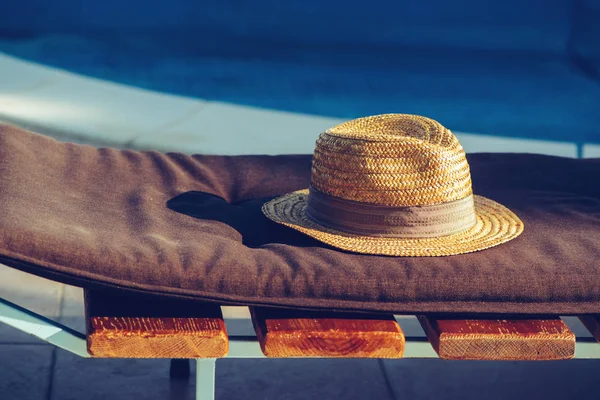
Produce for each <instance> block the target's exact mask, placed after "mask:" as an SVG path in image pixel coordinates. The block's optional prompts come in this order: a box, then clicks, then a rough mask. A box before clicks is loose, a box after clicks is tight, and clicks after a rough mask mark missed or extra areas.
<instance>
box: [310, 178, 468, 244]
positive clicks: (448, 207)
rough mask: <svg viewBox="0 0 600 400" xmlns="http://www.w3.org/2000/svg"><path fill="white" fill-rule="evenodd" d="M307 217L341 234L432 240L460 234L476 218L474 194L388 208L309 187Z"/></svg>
mask: <svg viewBox="0 0 600 400" xmlns="http://www.w3.org/2000/svg"><path fill="white" fill-rule="evenodd" d="M309 189H310V192H309V195H308V200H307V206H306V214H307V216H308V217H309V218H310V219H311V220H313V221H314V222H316V223H318V224H320V225H323V226H325V227H328V228H332V229H336V230H339V231H342V232H346V233H350V234H356V235H362V236H379V237H397V238H415V239H416V238H431V237H439V236H447V235H451V234H454V233H459V232H463V231H465V230H467V229H469V228H471V227H473V226H474V225H475V224H476V222H477V218H476V216H475V207H474V202H473V195H469V196H467V197H465V198H464V199H461V200H455V201H451V202H448V203H442V204H434V205H427V206H409V207H391V206H384V205H377V204H366V203H359V202H356V201H351V200H346V199H341V198H339V197H334V196H330V195H327V194H324V193H322V192H319V191H318V190H316V189H314V188H313V187H310V188H309Z"/></svg>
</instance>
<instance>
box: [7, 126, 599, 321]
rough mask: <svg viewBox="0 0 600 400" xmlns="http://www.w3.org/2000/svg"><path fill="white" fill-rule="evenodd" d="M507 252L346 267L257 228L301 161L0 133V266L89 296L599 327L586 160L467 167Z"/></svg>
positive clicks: (364, 260) (594, 165)
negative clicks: (494, 205)
mask: <svg viewBox="0 0 600 400" xmlns="http://www.w3.org/2000/svg"><path fill="white" fill-rule="evenodd" d="M469 162H470V165H471V169H472V175H473V182H474V191H475V192H476V193H477V194H481V195H484V196H487V197H490V198H492V199H494V200H497V201H499V202H501V203H503V204H505V205H506V206H508V207H509V208H511V209H512V210H513V211H514V212H516V214H517V215H518V216H519V217H520V218H521V219H522V220H523V222H524V223H525V232H524V233H523V234H522V235H521V236H520V237H518V238H517V239H515V240H513V241H511V242H509V243H507V244H504V245H501V246H498V247H495V248H492V249H489V250H484V251H481V252H477V253H472V254H465V255H458V256H450V257H440V258H395V257H386V256H369V255H357V254H351V253H347V252H343V251H339V250H336V249H333V248H330V247H328V246H326V245H323V244H321V243H319V242H317V241H316V240H314V239H311V238H309V237H306V236H303V235H302V234H300V233H298V232H295V231H293V230H290V229H288V228H286V227H283V226H280V225H277V224H275V223H272V222H270V221H269V220H268V219H267V218H265V217H264V216H263V215H262V213H261V212H260V207H261V205H262V204H263V203H264V202H265V201H266V200H267V199H270V198H272V197H273V196H275V195H278V194H282V193H286V192H289V191H292V190H296V189H300V188H305V187H307V185H308V182H309V177H310V156H308V155H305V156H239V157H220V156H187V155H183V154H176V153H171V154H161V153H158V152H142V153H140V152H135V151H128V150H125V151H120V150H115V149H95V148H92V147H89V146H81V145H74V144H63V143H59V142H56V141H54V140H53V139H50V138H47V137H44V136H40V135H36V134H33V133H30V132H26V131H23V130H19V129H17V128H13V127H9V126H2V127H0V262H2V263H4V264H6V265H9V266H12V267H15V268H19V269H22V270H24V271H28V272H31V273H34V274H38V275H41V276H45V277H49V278H52V279H55V280H58V281H62V282H66V283H70V284H76V285H79V286H84V287H90V288H97V289H98V288H105V289H108V288H117V289H119V290H129V291H140V292H152V293H156V294H161V295H172V296H185V297H195V298H201V299H206V300H214V301H219V302H221V303H231V304H244V305H256V304H262V305H274V306H293V307H303V308H314V309H323V308H327V309H337V310H359V311H385V312H397V313H418V312H468V313H522V314H532V313H536V314H540V313H549V314H574V313H600V261H599V260H600V185H599V184H598V181H599V177H600V159H588V160H576V159H568V158H558V157H548V156H540V155H527V154H474V155H471V156H469Z"/></svg>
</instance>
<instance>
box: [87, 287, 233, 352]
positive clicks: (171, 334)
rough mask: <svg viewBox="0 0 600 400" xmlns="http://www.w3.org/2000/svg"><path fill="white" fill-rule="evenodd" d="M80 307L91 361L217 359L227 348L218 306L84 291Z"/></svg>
mask: <svg viewBox="0 0 600 400" xmlns="http://www.w3.org/2000/svg"><path fill="white" fill-rule="evenodd" d="M85 309H86V327H87V347H88V352H89V353H90V354H91V355H93V356H95V357H119V358H127V357H133V358H217V357H223V356H225V355H226V354H227V351H228V348H229V338H228V337H227V330H226V329H225V322H224V321H223V316H222V314H221V308H220V307H219V306H218V305H214V304H206V303H201V302H194V301H188V300H180V299H165V298H158V297H148V296H137V295H136V296H129V295H127V296H124V295H122V294H119V295H116V294H107V293H100V292H92V291H88V290H86V291H85Z"/></svg>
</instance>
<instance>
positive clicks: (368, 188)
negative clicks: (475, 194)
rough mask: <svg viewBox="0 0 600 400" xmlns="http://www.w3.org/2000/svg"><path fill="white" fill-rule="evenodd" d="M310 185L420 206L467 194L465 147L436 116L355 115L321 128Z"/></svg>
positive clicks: (348, 197)
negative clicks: (327, 127) (357, 117)
mask: <svg viewBox="0 0 600 400" xmlns="http://www.w3.org/2000/svg"><path fill="white" fill-rule="evenodd" d="M311 186H312V187H313V188H314V189H316V190H318V191H320V192H322V193H324V194H327V195H330V196H335V197H339V198H342V199H346V200H352V201H356V202H361V203H367V204H379V205H388V206H421V205H433V204H441V203H446V202H451V201H455V200H461V199H464V198H466V197H467V196H469V195H471V194H472V188H471V175H470V170H469V165H468V163H467V159H466V157H465V152H464V149H463V148H462V146H461V145H460V143H459V142H458V139H457V138H456V136H454V135H453V134H452V132H451V131H450V130H449V129H446V128H445V127H444V126H442V125H441V124H440V123H438V122H437V121H434V120H432V119H429V118H425V117H421V116H416V115H409V114H384V115H378V116H373V117H366V118H359V119H355V120H351V121H348V122H345V123H343V124H340V125H337V126H335V127H333V128H330V129H328V130H327V131H325V132H323V133H322V134H321V135H320V136H319V138H318V139H317V143H316V147H315V152H314V155H313V161H312V175H311Z"/></svg>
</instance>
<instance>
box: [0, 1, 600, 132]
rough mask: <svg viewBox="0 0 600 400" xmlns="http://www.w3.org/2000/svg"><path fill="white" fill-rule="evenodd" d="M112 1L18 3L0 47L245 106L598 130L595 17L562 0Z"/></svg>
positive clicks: (481, 127) (470, 128)
mask: <svg viewBox="0 0 600 400" xmlns="http://www.w3.org/2000/svg"><path fill="white" fill-rule="evenodd" d="M28 1H29V2H33V3H35V4H36V5H37V3H39V2H38V1H37V0H28ZM115 2H116V0H107V2H103V3H102V4H100V3H94V2H83V3H81V4H83V6H80V5H79V4H80V3H77V2H74V0H68V1H65V2H61V3H60V4H61V7H58V8H54V7H52V8H44V10H43V12H42V13H41V14H40V13H37V14H36V13H29V14H26V13H25V11H27V7H26V5H23V6H22V8H23V10H21V11H23V13H21V14H23V15H21V14H17V13H13V18H8V17H5V18H4V17H1V16H0V22H3V23H4V25H3V26H4V27H5V29H4V30H3V29H0V51H2V52H5V53H7V54H11V55H14V56H17V57H21V58H23V59H27V60H30V61H33V62H37V63H40V64H44V65H50V66H55V67H59V68H63V69H66V70H69V71H72V72H76V73H80V74H84V75H88V76H92V77H96V78H100V79H104V80H108V81H113V82H118V83H122V84H127V85H132V86H136V87H141V88H146V89H150V90H155V91H160V92H168V93H174V94H179V95H184V96H190V97H197V98H203V99H209V100H218V101H223V102H230V103H236V104H243V105H249V106H253V107H261V108H267V109H275V110H285V111H292V112H300V113H307V114H315V115H323V116H332V117H340V118H354V117H359V116H365V115H372V114H380V113H387V112H402V113H414V114H421V115H426V116H429V117H432V118H434V119H437V120H438V121H440V122H441V123H443V124H444V125H446V126H448V127H450V128H451V129H454V130H460V131H466V132H477V133H483V134H492V135H500V136H510V137H524V138H536V139H544V140H554V141H568V142H576V143H600V129H599V128H598V127H599V126H600V112H599V110H600V82H599V81H598V80H597V77H595V76H594V75H593V74H590V73H589V70H588V69H586V65H585V63H582V62H579V61H580V60H578V59H577V57H573V54H571V53H570V52H569V48H570V47H573V46H574V45H573V43H575V42H574V39H573V38H574V37H575V38H576V39H577V40H578V41H579V42H577V43H583V45H586V43H588V42H590V40H588V38H587V36H585V35H588V36H589V34H588V33H587V31H585V32H584V31H582V32H583V34H578V33H577V29H576V28H577V27H579V26H584V27H586V26H588V27H589V26H595V25H593V24H592V25H591V24H590V23H587V22H585V18H583V17H581V15H583V16H584V17H585V15H587V14H589V13H588V12H584V11H585V10H584V11H579V14H580V17H577V15H576V14H573V12H572V10H571V8H572V6H571V4H572V3H571V2H569V1H566V0H532V1H531V2H530V3H528V5H527V6H524V5H521V4H520V3H519V2H517V1H516V0H515V1H508V0H507V2H501V3H500V2H498V3H495V2H490V3H486V4H487V5H485V4H483V3H481V2H478V1H474V0H455V1H454V2H452V3H451V4H450V2H441V1H437V2H432V3H435V7H433V6H432V7H429V6H426V5H421V4H420V3H419V4H417V3H418V2H415V3H411V2H395V3H389V2H388V3H387V5H386V8H382V7H378V4H380V3H381V4H383V3H385V2H381V1H374V2H373V4H372V5H371V8H369V9H365V8H364V7H362V6H360V4H358V3H356V4H355V3H352V2H350V3H348V2H344V3H343V7H342V3H341V2H337V3H336V2H332V3H331V4H330V3H327V2H325V3H323V4H327V5H323V6H321V7H317V6H316V5H315V4H316V3H315V4H312V3H310V2H308V3H306V2H297V1H291V2H289V3H285V4H283V3H280V2H276V1H274V0H257V2H247V3H246V2H243V1H235V2H233V4H230V5H229V6H226V5H224V4H225V3H218V2H215V3H212V2H207V3H203V4H200V3H198V4H196V3H192V2H187V3H181V4H179V6H181V7H183V8H181V7H180V8H171V7H170V6H169V7H166V6H165V7H162V6H160V4H159V3H156V4H154V3H151V4H154V8H152V7H147V4H148V3H146V2H142V1H141V0H132V2H130V3H127V5H126V6H124V9H121V10H120V12H119V13H114V12H112V11H111V10H112V9H111V7H112V6H114V5H115V4H116V3H115ZM26 3H27V2H25V3H23V4H26ZM71 3H73V4H71ZM113 3H115V4H113ZM334 3H335V4H334ZM423 3H428V2H423ZM484 3H485V2H484ZM587 3H589V4H592V3H593V0H581V1H580V2H579V3H578V4H579V5H582V4H583V5H585V4H587ZM15 4H16V3H15ZM19 4H20V3H19ZM69 4H71V6H69ZM249 4H252V5H249ZM311 4H312V5H311ZM336 4H337V5H336ZM409 5H410V6H409ZM428 7H429V8H428ZM1 8H2V7H0V10H1ZM382 10H383V11H389V12H387V13H386V12H383V13H382ZM432 10H433V11H432ZM435 10H437V11H435ZM367 11H369V13H366V12H367ZM370 11H373V12H375V11H377V12H378V13H379V14H372V13H371V12H370ZM34 14H35V15H34ZM6 15H8V14H5V16H6ZM15 15H17V18H14V16H15ZM572 15H575V17H577V18H575V17H572ZM3 18H4V19H5V21H3ZM332 21H333V22H332ZM336 21H337V24H336ZM340 21H349V22H352V23H351V24H350V25H348V24H347V23H346V24H343V23H340ZM582 21H583V22H582ZM586 24H587V25H586ZM24 27H28V28H27V29H26V28H24ZM586 29H588V28H586ZM580 30H581V29H580ZM588 30H589V29H588ZM577 35H579V36H577ZM579 37H583V40H580V39H579ZM592 39H593V38H592ZM586 40H587V42H586ZM577 43H576V44H577ZM591 43H592V44H593V40H592V41H591ZM583 45H579V44H578V46H580V47H581V48H584V47H585V46H583ZM582 46H583V47H582ZM586 51H587V50H586Z"/></svg>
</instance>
